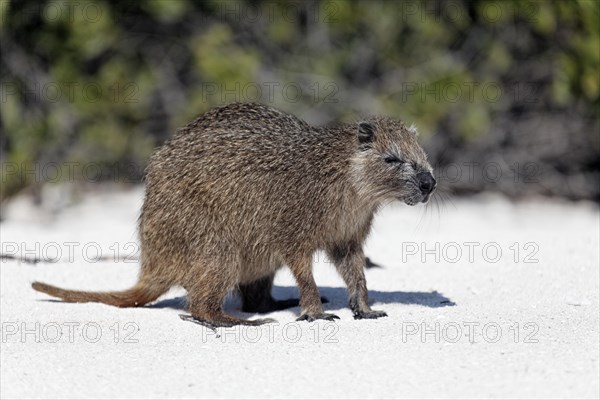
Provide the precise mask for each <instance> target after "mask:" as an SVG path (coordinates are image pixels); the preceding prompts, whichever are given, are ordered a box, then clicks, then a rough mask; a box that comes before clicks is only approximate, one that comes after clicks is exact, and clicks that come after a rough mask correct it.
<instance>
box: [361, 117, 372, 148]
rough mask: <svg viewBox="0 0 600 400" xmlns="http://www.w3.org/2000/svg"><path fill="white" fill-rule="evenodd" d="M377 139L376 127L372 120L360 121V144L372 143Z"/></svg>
mask: <svg viewBox="0 0 600 400" xmlns="http://www.w3.org/2000/svg"><path fill="white" fill-rule="evenodd" d="M374 139H375V127H374V126H373V124H371V123H370V122H359V124H358V141H359V143H360V144H368V143H371V142H372V141H373V140H374Z"/></svg>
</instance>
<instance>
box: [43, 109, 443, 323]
mask: <svg viewBox="0 0 600 400" xmlns="http://www.w3.org/2000/svg"><path fill="white" fill-rule="evenodd" d="M429 176H431V167H430V166H429V164H428V163H427V159H426V156H425V154H424V152H423V150H422V149H421V147H420V146H419V145H418V143H417V140H416V132H415V131H414V128H412V127H411V128H409V127H407V126H406V125H405V124H404V123H402V122H400V121H396V120H393V119H389V118H385V117H370V118H367V119H366V120H365V121H363V122H362V123H360V124H356V123H355V124H345V125H338V126H331V127H312V126H310V125H308V124H306V123H305V122H303V121H301V120H299V119H297V118H296V117H294V116H290V115H287V114H285V113H282V112H280V111H278V110H275V109H273V108H269V107H267V106H264V105H260V104H252V103H246V104H242V103H235V104H231V105H228V106H224V107H220V108H216V109H213V110H211V111H209V112H207V113H206V114H204V115H202V116H200V117H199V118H198V119H196V120H195V121H193V122H192V123H190V124H189V125H187V126H186V127H184V128H182V129H180V130H178V131H177V133H176V134H175V135H174V136H173V138H172V139H170V140H168V141H167V142H166V143H165V144H164V145H163V146H162V147H161V148H160V149H158V151H156V153H155V154H154V155H153V157H152V159H151V161H150V164H149V167H148V170H147V176H146V196H145V200H144V205H143V207H142V212H141V216H140V220H139V232H140V241H141V271H140V279H139V283H138V284H137V285H136V286H135V287H134V288H133V289H130V290H128V291H124V292H112V293H94V292H80V291H69V290H63V289H59V288H55V287H52V286H49V285H45V284H40V283H34V284H33V288H34V289H36V290H39V291H42V292H45V293H48V294H50V295H52V296H55V297H60V298H62V299H64V300H66V301H74V302H84V301H98V302H103V303H107V304H112V305H116V306H120V307H130V306H140V305H143V304H146V303H147V302H150V301H153V300H155V299H156V298H157V297H158V296H159V295H160V294H162V293H164V292H165V291H167V290H168V289H169V288H170V287H171V286H176V285H177V286H182V287H184V288H185V289H186V290H187V292H188V300H189V309H190V313H191V314H192V317H194V318H195V319H197V320H199V321H204V322H206V323H209V324H212V325H214V326H225V325H234V324H257V323H260V322H262V321H244V320H240V319H236V318H233V317H231V316H228V315H226V314H225V313H224V312H223V310H222V303H223V299H224V297H225V295H226V294H227V293H228V292H229V291H231V290H235V289H237V290H241V292H242V295H243V297H244V298H247V299H248V302H249V303H250V302H253V304H254V305H260V304H263V303H264V304H267V305H270V306H272V305H273V303H271V301H272V300H273V299H272V298H271V297H270V289H271V285H272V279H273V276H274V274H275V272H276V271H277V270H278V269H279V268H281V267H282V266H283V265H287V266H289V268H290V269H291V271H292V273H293V275H294V277H295V278H296V281H297V283H298V287H299V289H300V306H301V308H302V316H301V318H302V319H307V320H314V319H318V318H325V319H331V318H334V317H335V316H334V315H332V314H325V313H324V312H323V307H322V304H321V298H320V295H319V290H318V288H317V285H316V283H315V281H314V278H313V274H312V263H311V260H312V256H313V253H314V252H315V251H316V250H319V249H324V250H325V251H326V252H327V254H328V255H329V257H330V258H331V259H332V261H333V262H334V263H335V265H336V268H337V270H338V271H339V273H340V275H341V276H342V277H343V279H344V282H345V283H346V285H347V287H348V294H349V299H350V306H351V308H352V310H353V312H354V315H355V317H356V318H377V317H380V316H383V315H385V313H383V312H378V311H373V310H371V308H370V307H369V305H368V298H367V287H366V281H365V276H364V271H363V269H364V264H365V257H364V254H363V250H362V246H363V243H364V241H365V239H366V237H367V234H368V233H369V230H370V227H371V221H372V219H373V215H374V213H375V212H376V210H377V209H378V207H379V206H380V205H381V204H382V203H383V202H386V201H389V200H394V199H399V200H402V201H404V202H406V203H407V204H410V205H414V204H416V203H418V202H425V201H427V199H428V198H429V194H430V192H431V191H432V190H433V187H434V186H435V180H433V177H432V176H431V178H430V179H431V182H433V185H434V186H433V187H430V188H428V189H427V190H425V191H424V189H423V186H422V185H423V183H422V182H423V179H424V178H423V177H429ZM428 179H429V178H428ZM254 289H255V290H256V292H257V293H258V294H256V293H253V290H254ZM257 296H258V297H257ZM261 296H262V297H261ZM267 296H268V297H267ZM288 305H289V304H288ZM258 308H261V307H260V306H257V309H258Z"/></svg>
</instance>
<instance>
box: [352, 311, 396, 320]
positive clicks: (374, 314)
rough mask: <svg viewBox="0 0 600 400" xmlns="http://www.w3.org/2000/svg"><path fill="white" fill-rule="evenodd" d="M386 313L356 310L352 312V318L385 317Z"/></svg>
mask: <svg viewBox="0 0 600 400" xmlns="http://www.w3.org/2000/svg"><path fill="white" fill-rule="evenodd" d="M387 316H388V315H387V313H386V312H385V311H375V310H370V311H356V312H355V313H354V319H377V318H381V317H387Z"/></svg>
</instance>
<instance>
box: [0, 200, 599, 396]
mask: <svg viewBox="0 0 600 400" xmlns="http://www.w3.org/2000/svg"><path fill="white" fill-rule="evenodd" d="M141 196H142V191H141V189H140V188H137V189H135V190H131V191H123V192H112V193H110V192H109V193H99V194H95V195H89V196H87V197H85V198H84V201H83V202H82V203H81V204H78V205H76V206H72V207H69V208H67V209H65V210H64V211H62V212H59V213H57V214H55V215H54V216H49V215H47V214H46V213H42V212H40V211H35V210H32V209H31V208H30V207H29V206H28V202H27V201H25V200H19V201H16V202H15V203H13V204H11V205H10V206H9V207H8V208H7V209H6V213H5V217H6V220H5V221H4V222H2V223H1V225H0V228H1V242H2V252H4V253H14V252H19V253H20V252H23V251H25V252H28V254H29V255H30V256H34V255H35V254H37V255H38V256H39V255H42V256H45V257H54V255H55V254H56V252H57V250H58V249H60V251H61V252H62V258H63V259H62V260H61V261H59V262H56V263H40V264H37V265H35V266H34V265H30V264H25V263H18V262H16V261H3V262H2V265H1V268H0V271H1V292H0V293H1V297H0V299H1V320H2V343H1V352H0V356H1V381H0V384H1V396H2V398H92V397H93V398H164V397H170V398H176V397H185V398H191V397H202V398H204V397H244V398H275V397H284V398H288V397H311V398H312V397H316V398H325V397H344V398H348V397H350V398H389V397H410V398H417V397H418V398H422V397H435V398H449V397H466V398H485V397H492V398H516V397H527V398H564V397H568V398H598V397H599V321H598V320H599V264H600V260H599V242H600V238H599V234H600V233H599V231H600V217H599V211H598V208H597V206H595V205H592V204H589V203H580V204H577V203H565V202H550V201H547V200H543V201H539V202H528V203H520V204H513V203H510V202H508V201H506V200H503V199H501V198H498V197H490V196H482V197H478V198H476V199H470V200H454V205H451V204H447V205H446V207H445V209H443V210H440V213H439V214H438V213H437V210H436V209H435V207H434V208H432V209H430V210H429V211H427V212H425V210H424V208H423V207H415V208H411V207H408V206H404V205H397V206H394V207H389V208H387V209H385V210H383V211H382V212H381V213H380V214H379V215H378V217H377V219H376V223H375V226H374V229H373V232H372V234H371V236H370V239H369V241H368V243H367V250H366V251H367V254H368V255H369V256H370V257H371V258H372V260H373V261H375V262H377V263H379V264H381V265H382V266H383V268H380V269H370V270H368V271H367V280H368V286H369V289H370V296H371V300H372V302H373V303H374V305H373V307H374V308H375V309H382V310H385V311H387V313H388V315H389V317H388V318H383V319H379V320H373V321H355V320H354V319H353V318H352V315H351V313H350V311H349V310H348V309H347V308H346V307H345V305H346V294H345V290H344V287H343V283H342V281H341V279H340V278H339V277H338V276H337V275H336V272H335V270H334V268H333V267H332V265H331V264H329V263H327V262H326V261H325V260H324V259H323V257H322V256H321V255H317V256H316V257H315V259H316V262H315V277H316V280H317V283H318V285H319V287H320V288H321V292H322V295H323V296H326V297H328V298H329V300H330V303H329V304H327V305H326V310H327V311H329V312H333V313H336V314H337V315H339V316H340V318H341V320H339V321H337V322H336V323H331V322H324V321H320V322H316V323H312V324H309V323H305V322H304V323H297V322H295V318H296V317H297V316H298V312H299V310H298V309H297V308H295V309H290V310H287V311H282V312H277V313H272V314H270V315H268V316H269V317H272V318H275V319H276V320H277V321H278V323H277V324H273V325H270V326H263V327H261V328H232V329H221V330H220V331H219V334H220V337H217V336H216V335H215V334H214V333H212V332H211V331H208V330H207V329H206V328H204V327H201V326H198V325H195V324H192V323H189V322H183V321H181V320H180V319H179V317H178V314H180V313H182V312H185V311H182V309H181V307H182V303H183V302H182V300H183V297H182V296H184V295H185V293H184V292H182V291H181V290H174V291H172V292H170V293H168V294H167V295H165V296H163V297H162V298H161V299H160V300H159V302H158V306H155V307H145V308H141V309H117V308H113V307H109V306H106V305H101V304H65V303H60V302H55V301H49V299H50V297H48V296H46V295H43V294H40V293H37V292H34V291H33V290H32V289H31V288H30V287H29V284H30V282H31V281H33V280H41V281H44V282H48V283H52V284H56V285H60V286H64V287H68V288H79V289H90V290H110V289H124V288H127V287H128V286H130V285H132V284H133V283H134V282H135V279H136V274H137V263H136V262H129V263H127V262H114V261H103V262H95V263H94V262H89V261H86V260H85V258H84V256H89V257H93V256H95V254H96V250H95V249H96V246H97V247H98V248H100V249H101V250H102V254H103V255H105V256H110V255H112V254H113V252H114V251H116V250H117V249H120V253H121V255H122V256H124V255H127V254H130V253H131V250H132V249H131V248H129V247H126V246H127V243H136V218H137V213H138V209H139V206H140V204H141ZM71 242H75V243H74V244H68V243H71ZM90 243H92V244H90ZM94 243H97V245H96V244H94ZM115 243H116V246H115V245H114V244H115ZM436 243H437V246H439V248H438V250H436ZM465 243H473V244H465ZM515 243H516V245H515ZM36 244H37V246H38V248H37V251H36ZM130 246H132V247H133V246H134V245H130ZM69 247H71V248H72V249H73V250H72V253H73V254H72V256H70V254H69ZM484 247H485V251H484V250H483V249H484ZM84 248H85V250H86V251H87V254H86V251H84ZM517 248H518V249H519V251H518V252H517ZM469 249H473V253H472V254H469ZM498 249H500V250H501V252H502V254H501V256H500V257H498V259H497V260H496V258H497V257H496V251H497V250H498ZM423 250H431V252H430V253H427V252H424V251H423ZM457 250H460V251H461V252H462V256H461V257H458V256H457ZM40 253H41V254H40ZM532 253H534V254H532ZM423 258H424V259H423ZM436 258H439V259H436ZM453 261H455V262H453ZM494 261H495V262H494ZM525 261H529V262H525ZM276 284H277V287H276V288H275V295H276V297H279V298H286V297H291V296H296V295H297V290H296V288H295V285H294V281H293V279H292V277H291V275H290V274H289V272H288V271H287V270H285V271H281V272H280V273H279V275H278V277H277V280H276ZM173 299H175V300H173ZM226 308H227V310H228V311H229V312H231V313H234V314H236V315H242V316H244V317H247V318H256V317H257V316H256V315H248V314H243V313H241V312H239V311H238V310H239V301H237V300H235V299H230V300H228V301H227V302H226Z"/></svg>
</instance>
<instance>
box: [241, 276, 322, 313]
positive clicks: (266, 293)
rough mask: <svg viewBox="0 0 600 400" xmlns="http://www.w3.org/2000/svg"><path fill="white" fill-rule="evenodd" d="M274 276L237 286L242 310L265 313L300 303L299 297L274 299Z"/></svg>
mask: <svg viewBox="0 0 600 400" xmlns="http://www.w3.org/2000/svg"><path fill="white" fill-rule="evenodd" d="M274 278H275V274H270V275H268V276H266V277H264V278H261V279H258V280H256V281H254V282H251V283H248V284H245V285H240V286H239V289H238V290H239V292H240V296H241V298H242V311H243V312H247V313H258V314H266V313H269V312H273V311H280V310H285V309H287V308H292V307H297V306H299V305H300V299H294V298H290V299H285V300H276V299H275V298H274V297H273V295H272V294H271V290H272V288H273V279H274ZM327 302H328V300H327V299H326V298H325V297H321V303H327Z"/></svg>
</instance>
